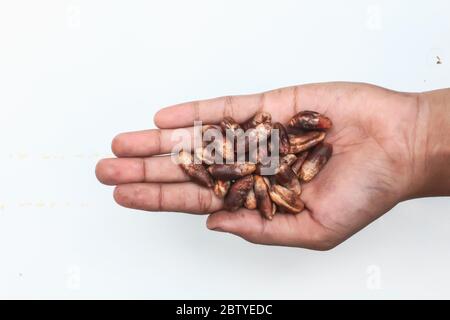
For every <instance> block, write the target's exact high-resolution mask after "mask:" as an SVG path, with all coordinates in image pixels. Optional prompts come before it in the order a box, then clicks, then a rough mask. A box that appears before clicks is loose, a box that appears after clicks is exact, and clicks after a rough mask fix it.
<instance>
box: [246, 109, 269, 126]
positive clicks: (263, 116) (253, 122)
mask: <svg viewBox="0 0 450 320" xmlns="http://www.w3.org/2000/svg"><path fill="white" fill-rule="evenodd" d="M262 123H269V124H270V123H272V115H271V114H270V113H267V112H258V113H257V114H255V115H254V116H253V118H251V119H250V120H248V121H247V122H245V123H244V124H243V125H242V128H243V129H244V130H248V129H250V128H256V127H257V126H258V125H260V124H262Z"/></svg>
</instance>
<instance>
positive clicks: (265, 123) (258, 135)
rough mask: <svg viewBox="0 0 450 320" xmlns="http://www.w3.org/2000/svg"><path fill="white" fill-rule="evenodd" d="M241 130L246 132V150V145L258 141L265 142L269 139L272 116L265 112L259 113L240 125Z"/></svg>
mask: <svg viewBox="0 0 450 320" xmlns="http://www.w3.org/2000/svg"><path fill="white" fill-rule="evenodd" d="M242 128H243V129H244V130H245V131H247V132H246V135H247V137H248V138H247V139H248V140H247V142H246V150H248V145H249V144H250V145H251V144H252V143H255V142H258V141H260V140H266V139H268V138H269V137H270V133H271V132H272V116H271V115H270V113H267V112H259V113H257V114H256V115H255V116H254V117H253V118H251V119H250V120H249V121H247V122H246V123H244V124H243V125H242Z"/></svg>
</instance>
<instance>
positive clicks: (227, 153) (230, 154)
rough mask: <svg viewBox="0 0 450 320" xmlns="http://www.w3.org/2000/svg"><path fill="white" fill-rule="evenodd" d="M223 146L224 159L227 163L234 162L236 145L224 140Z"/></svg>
mask: <svg viewBox="0 0 450 320" xmlns="http://www.w3.org/2000/svg"><path fill="white" fill-rule="evenodd" d="M222 141H223V145H222V149H221V150H222V152H221V153H222V157H223V158H224V159H225V161H226V162H227V163H231V162H234V145H233V143H232V142H231V141H230V140H229V139H227V138H225V137H224V138H223V140H222Z"/></svg>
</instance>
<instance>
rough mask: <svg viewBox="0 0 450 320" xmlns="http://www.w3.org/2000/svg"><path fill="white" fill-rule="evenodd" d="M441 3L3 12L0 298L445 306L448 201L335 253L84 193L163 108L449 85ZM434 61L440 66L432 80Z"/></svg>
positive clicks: (424, 203)
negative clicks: (295, 92)
mask: <svg viewBox="0 0 450 320" xmlns="http://www.w3.org/2000/svg"><path fill="white" fill-rule="evenodd" d="M449 12H450V2H449V1H406V0H405V1H361V0H358V1H356V0H355V1H316V0H315V1H312V0H311V1H256V0H255V1H237V0H235V1H230V0H227V1H217V0H215V1H206V0H205V1H182V0H179V1H112V0H110V1H97V0H95V1H94V0H90V1H87V0H86V1H82V0H79V1H68V0H66V1H63V0H53V1H49V0H46V1H31V0H30V1H23V0H22V1H18V0H14V1H13V0H9V1H8V0H1V2H0V122H1V125H0V134H1V135H0V142H1V145H0V146H1V147H0V161H1V162H0V163H1V166H0V297H2V298H450V289H449V287H450V275H449V270H450V232H449V231H450V215H449V213H450V212H449V211H450V210H449V207H450V202H449V200H448V199H444V198H434V199H420V200H414V201H409V202H406V203H402V204H400V205H398V206H397V207H396V208H394V209H393V210H391V211H390V212H389V213H388V214H387V215H385V216H384V217H382V218H381V219H379V220H378V221H376V222H375V223H373V224H372V225H370V226H369V227H367V228H366V229H365V230H363V231H362V232H360V233H359V234H357V235H355V236H354V237H352V238H351V239H349V240H348V241H346V242H345V243H344V244H342V245H340V246H339V247H337V248H336V249H334V250H332V251H329V252H313V251H307V250H302V249H294V248H280V247H264V246H256V245H252V244H250V243H247V242H245V241H243V240H241V239H239V238H235V237H233V236H231V235H227V234H223V233H215V232H211V231H208V230H207V229H206V227H205V219H206V217H205V216H193V215H184V214H174V213H145V212H140V211H134V210H129V209H125V208H121V207H119V206H118V205H116V204H115V203H114V202H113V199H112V197H111V193H112V188H111V187H106V186H103V185H101V184H100V183H98V182H97V181H96V178H95V176H94V168H95V164H96V162H97V160H98V159H100V158H101V157H104V156H108V155H110V141H111V139H112V138H113V136H114V135H115V134H117V133H118V132H122V131H128V130H139V129H145V128H152V127H154V125H153V121H152V119H153V115H154V113H155V112H156V110H158V109H159V108H160V107H163V106H166V105H170V104H174V103H178V102H183V101H186V100H193V99H202V98H209V97H214V96H221V95H228V94H242V93H251V92H258V91H263V90H268V89H273V88H277V87H282V86H287V85H293V84H298V83H305V82H322V81H332V80H347V81H364V82H371V83H375V84H378V85H382V86H386V87H389V88H392V89H396V90H405V91H422V90H429V89H433V88H440V87H448V86H450V67H449V66H450V23H449ZM436 56H439V57H440V59H441V61H442V64H436V61H437V58H436Z"/></svg>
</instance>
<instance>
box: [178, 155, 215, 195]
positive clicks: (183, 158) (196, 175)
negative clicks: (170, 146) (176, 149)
mask: <svg viewBox="0 0 450 320" xmlns="http://www.w3.org/2000/svg"><path fill="white" fill-rule="evenodd" d="M178 163H179V165H180V167H181V168H182V169H183V170H184V172H186V174H187V175H188V176H190V177H191V178H192V179H193V180H194V181H196V182H197V183H199V184H201V185H203V186H205V187H208V188H212V187H213V186H214V181H213V179H212V177H211V175H210V174H209V173H208V171H207V170H206V168H205V167H204V166H203V165H202V164H196V163H194V158H193V157H192V155H191V154H190V153H188V152H186V151H181V152H180V153H179V154H178Z"/></svg>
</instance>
